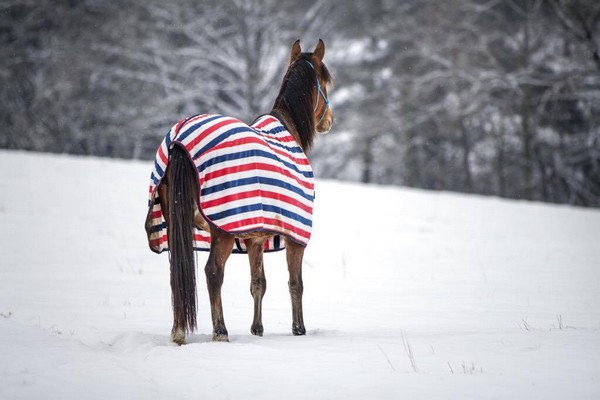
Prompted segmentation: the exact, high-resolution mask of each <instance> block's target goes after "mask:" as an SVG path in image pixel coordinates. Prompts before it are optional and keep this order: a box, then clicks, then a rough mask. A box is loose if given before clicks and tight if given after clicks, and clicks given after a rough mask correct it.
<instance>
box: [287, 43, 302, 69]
mask: <svg viewBox="0 0 600 400" xmlns="http://www.w3.org/2000/svg"><path fill="white" fill-rule="evenodd" d="M300 53H302V49H301V48H300V39H298V40H296V41H295V42H294V44H293V45H292V53H291V54H290V64H291V63H293V62H294V61H296V60H297V59H298V58H299V57H300Z"/></svg>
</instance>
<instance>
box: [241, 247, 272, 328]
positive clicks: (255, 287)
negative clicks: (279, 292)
mask: <svg viewBox="0 0 600 400" xmlns="http://www.w3.org/2000/svg"><path fill="white" fill-rule="evenodd" d="M244 243H245V244H246V248H247V249H248V258H249V261H250V293H251V294H252V297H253V298H254V318H253V319H252V326H251V327H250V332H251V333H252V334H253V335H257V336H262V335H263V331H264V329H263V324H262V299H263V297H264V295H265V292H266V290H267V280H266V278H265V269H264V264H263V245H264V243H265V240H264V239H246V240H245V241H244Z"/></svg>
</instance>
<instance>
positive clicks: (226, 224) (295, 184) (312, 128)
mask: <svg viewBox="0 0 600 400" xmlns="http://www.w3.org/2000/svg"><path fill="white" fill-rule="evenodd" d="M324 55H325V44H324V43H323V41H322V40H321V39H319V41H318V44H317V45H316V47H315V49H314V51H313V52H312V53H310V52H302V49H301V47H300V41H299V40H297V41H296V42H294V44H293V45H292V48H291V53H290V57H289V62H288V66H287V71H286V73H285V75H284V77H283V82H282V84H281V87H280V90H279V94H278V95H277V97H276V99H275V102H274V105H273V108H272V110H271V111H270V112H269V113H267V114H264V115H262V116H260V117H259V118H257V119H256V120H255V122H254V123H253V124H251V125H246V124H244V123H243V122H241V121H240V120H237V119H235V118H232V117H225V116H221V115H218V114H201V115H196V116H193V117H188V118H184V119H182V120H180V121H179V122H178V123H176V124H175V125H174V126H173V127H172V128H171V129H170V131H169V133H168V134H167V135H166V137H165V138H164V139H163V142H162V143H161V145H160V146H159V148H158V150H157V155H156V158H155V164H154V169H153V171H152V174H151V183H150V190H149V192H150V199H149V203H148V206H149V209H148V214H147V217H146V224H145V228H146V233H147V236H148V243H149V246H150V249H151V250H152V251H154V252H156V253H160V252H162V251H164V250H168V251H169V264H170V284H171V305H172V309H173V327H172V329H171V341H173V342H174V343H176V344H178V345H182V344H184V343H185V337H186V334H189V333H192V332H194V331H195V330H196V329H197V322H196V306H197V294H196V276H195V263H196V261H195V253H194V251H195V250H204V251H209V255H208V260H207V262H206V266H205V268H204V271H205V275H206V284H207V288H208V294H209V298H210V309H211V317H212V326H213V334H212V340H213V341H228V340H229V336H228V332H227V328H226V326H225V320H224V316H223V307H222V301H221V287H222V285H223V278H224V271H225V263H226V262H227V259H228V258H229V256H230V254H232V253H247V254H248V258H249V261H250V271H251V283H250V293H251V295H252V297H253V300H254V316H253V320H252V325H251V327H250V332H251V333H252V334H253V335H257V336H262V335H263V332H264V328H263V324H262V299H263V296H264V294H265V291H266V283H267V282H266V278H265V271H264V264H263V254H264V252H268V251H278V250H283V249H285V251H286V261H287V266H288V272H289V281H288V287H289V293H290V297H291V302H292V333H293V335H295V336H298V335H305V334H306V328H305V325H304V317H303V312H302V295H303V290H304V286H303V281H302V260H303V255H304V249H305V247H306V245H307V243H308V240H309V239H310V230H311V227H312V201H313V199H314V182H313V175H312V169H311V167H310V163H309V161H308V159H307V156H306V155H307V154H308V153H309V151H310V150H311V147H312V145H313V141H314V139H315V137H316V136H317V135H318V134H325V133H327V132H329V131H330V129H331V127H332V125H333V113H332V110H331V107H330V104H329V100H328V97H327V86H328V84H330V83H331V80H332V79H331V75H330V73H329V71H328V69H327V67H326V66H325V64H324V63H323V58H324Z"/></svg>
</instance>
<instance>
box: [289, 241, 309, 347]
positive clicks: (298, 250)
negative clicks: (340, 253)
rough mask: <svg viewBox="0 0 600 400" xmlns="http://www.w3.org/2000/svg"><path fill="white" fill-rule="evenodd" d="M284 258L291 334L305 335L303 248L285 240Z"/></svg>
mask: <svg viewBox="0 0 600 400" xmlns="http://www.w3.org/2000/svg"><path fill="white" fill-rule="evenodd" d="M285 247H286V258H287V264H288V271H289V273H290V280H289V281H288V286H289V289H290V296H291V298H292V320H293V322H292V333H293V334H294V335H296V336H298V335H305V334H306V328H305V327H304V317H303V316H302V293H303V292H304V285H303V283H302V257H303V256H304V247H302V246H300V245H299V244H298V243H296V242H293V241H291V240H286V242H285Z"/></svg>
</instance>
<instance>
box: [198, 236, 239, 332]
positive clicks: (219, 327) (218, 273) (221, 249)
mask: <svg viewBox="0 0 600 400" xmlns="http://www.w3.org/2000/svg"><path fill="white" fill-rule="evenodd" d="M233 241H234V237H233V236H232V235H229V234H226V233H221V232H218V231H217V230H216V229H213V230H212V231H211V243H210V254H209V256H208V261H207V262H206V267H205V268H204V272H205V273H206V285H207V287H208V296H209V298H210V312H211V315H212V323H213V340H214V341H217V342H226V341H228V340H229V337H228V333H227V328H226V327H225V319H224V318H223V304H222V302H221V287H222V286H223V277H224V275H225V262H227V259H228V258H229V255H230V254H231V250H232V248H233Z"/></svg>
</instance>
